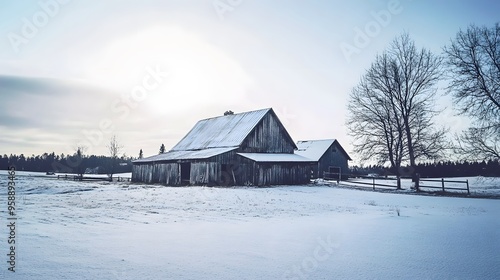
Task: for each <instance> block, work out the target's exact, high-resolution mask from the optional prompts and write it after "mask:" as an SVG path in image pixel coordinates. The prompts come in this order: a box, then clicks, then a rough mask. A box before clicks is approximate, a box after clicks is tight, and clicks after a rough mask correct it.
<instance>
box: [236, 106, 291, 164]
mask: <svg viewBox="0 0 500 280" xmlns="http://www.w3.org/2000/svg"><path fill="white" fill-rule="evenodd" d="M294 148H295V144H294V143H293V141H292V140H291V139H290V138H289V137H288V134H287V132H286V130H285V128H284V127H283V126H282V125H281V123H280V122H279V120H278V119H277V118H276V117H275V116H274V114H272V113H268V114H266V115H265V116H264V117H263V118H262V120H261V121H260V122H259V124H257V126H256V127H255V128H254V130H253V131H252V132H251V133H250V134H249V135H248V136H247V138H246V139H245V140H244V141H243V143H242V145H241V147H240V151H241V152H244V153H290V154H291V153H293V150H294Z"/></svg>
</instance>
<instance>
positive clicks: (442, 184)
mask: <svg viewBox="0 0 500 280" xmlns="http://www.w3.org/2000/svg"><path fill="white" fill-rule="evenodd" d="M441 186H442V187H443V192H444V178H441Z"/></svg>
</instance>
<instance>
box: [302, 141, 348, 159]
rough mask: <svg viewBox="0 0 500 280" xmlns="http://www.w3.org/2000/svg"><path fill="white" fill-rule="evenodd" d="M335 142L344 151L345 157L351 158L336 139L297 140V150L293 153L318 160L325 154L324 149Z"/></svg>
mask: <svg viewBox="0 0 500 280" xmlns="http://www.w3.org/2000/svg"><path fill="white" fill-rule="evenodd" d="M335 142H337V144H338V145H337V146H338V147H339V148H340V151H341V152H342V153H344V155H345V156H346V157H347V159H348V160H351V157H349V155H348V154H347V152H346V151H345V150H344V148H342V146H341V145H340V143H339V142H338V141H337V140H336V139H325V140H307V141H299V142H297V150H296V151H295V154H297V155H300V156H303V157H306V158H310V159H312V160H314V161H318V160H320V158H321V157H322V156H323V155H324V154H325V152H326V150H328V148H329V147H330V146H331V145H332V144H333V143H335Z"/></svg>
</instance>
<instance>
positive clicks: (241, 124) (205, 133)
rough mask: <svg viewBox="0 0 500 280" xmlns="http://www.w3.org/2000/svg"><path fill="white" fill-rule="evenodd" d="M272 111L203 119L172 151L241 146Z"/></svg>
mask: <svg viewBox="0 0 500 280" xmlns="http://www.w3.org/2000/svg"><path fill="white" fill-rule="evenodd" d="M270 111H272V109H271V108H268V109H262V110H257V111H251V112H246V113H240V114H234V115H227V116H220V117H215V118H209V119H204V120H201V121H199V122H198V123H196V125H195V126H194V127H193V128H192V129H191V131H189V132H188V134H187V135H186V136H184V138H182V139H181V141H180V142H179V143H177V145H175V146H174V147H173V148H172V150H171V151H186V150H201V149H207V148H221V147H236V146H239V145H240V144H241V143H242V142H243V140H245V138H246V137H247V136H248V134H250V132H252V130H253V129H254V128H255V126H257V124H258V123H259V121H260V120H261V119H262V118H263V117H264V116H265V115H266V114H267V113H268V112H270Z"/></svg>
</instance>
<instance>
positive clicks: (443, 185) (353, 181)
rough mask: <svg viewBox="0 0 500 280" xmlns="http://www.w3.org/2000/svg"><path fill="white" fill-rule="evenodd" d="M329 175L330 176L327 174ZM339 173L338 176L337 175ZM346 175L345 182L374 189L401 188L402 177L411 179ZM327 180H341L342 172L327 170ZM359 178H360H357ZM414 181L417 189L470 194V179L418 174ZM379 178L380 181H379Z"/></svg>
mask: <svg viewBox="0 0 500 280" xmlns="http://www.w3.org/2000/svg"><path fill="white" fill-rule="evenodd" d="M327 175H328V176H327ZM335 175H338V176H335ZM343 175H344V176H348V177H349V178H350V179H349V180H347V181H344V182H345V183H348V184H354V185H366V186H371V187H372V189H373V190H375V188H376V187H384V188H388V187H389V188H396V189H400V188H401V180H400V179H409V178H408V177H400V179H399V180H398V178H391V177H375V176H360V175H354V174H343ZM324 178H325V180H328V179H329V178H333V179H334V180H337V182H339V181H340V174H338V173H328V174H327V172H325V176H324ZM356 179H358V180H356ZM359 179H365V180H366V179H369V180H371V182H369V181H359ZM414 179H415V181H414V184H415V185H414V186H415V188H416V189H417V191H420V190H422V188H424V189H425V188H430V189H440V190H442V191H443V192H446V190H460V191H467V194H469V195H470V188H469V180H464V181H459V180H445V179H444V178H441V179H422V178H420V176H418V175H417V176H416V177H415V178H414ZM377 180H378V181H379V182H377ZM381 180H382V181H388V180H390V181H396V185H391V184H387V183H386V182H380V181H381ZM423 182H435V183H441V185H440V186H433V185H430V184H425V183H424V184H422V183H423ZM449 183H455V184H457V183H458V184H464V185H465V186H464V187H456V186H446V184H449Z"/></svg>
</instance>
